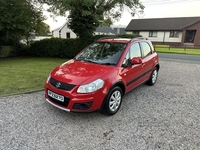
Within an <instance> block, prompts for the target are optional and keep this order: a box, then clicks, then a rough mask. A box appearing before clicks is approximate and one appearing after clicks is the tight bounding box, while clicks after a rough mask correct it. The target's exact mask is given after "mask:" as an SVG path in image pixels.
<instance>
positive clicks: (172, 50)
mask: <svg viewBox="0 0 200 150" xmlns="http://www.w3.org/2000/svg"><path fill="white" fill-rule="evenodd" d="M155 49H156V51H157V52H158V53H173V54H188V55H200V49H189V48H187V49H186V50H184V48H170V49H169V46H155Z"/></svg>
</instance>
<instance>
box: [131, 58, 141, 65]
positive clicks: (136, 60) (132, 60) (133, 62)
mask: <svg viewBox="0 0 200 150" xmlns="http://www.w3.org/2000/svg"><path fill="white" fill-rule="evenodd" d="M131 64H132V65H134V64H142V59H141V58H140V57H133V58H132V59H131Z"/></svg>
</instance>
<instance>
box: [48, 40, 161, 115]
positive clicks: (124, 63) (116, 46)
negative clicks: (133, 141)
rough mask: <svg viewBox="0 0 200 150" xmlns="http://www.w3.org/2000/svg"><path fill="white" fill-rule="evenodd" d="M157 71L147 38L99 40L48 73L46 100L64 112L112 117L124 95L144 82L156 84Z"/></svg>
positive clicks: (150, 44)
mask: <svg viewBox="0 0 200 150" xmlns="http://www.w3.org/2000/svg"><path fill="white" fill-rule="evenodd" d="M159 68H160V66H159V61H158V55H157V53H156V52H155V50H154V47H153V46H152V43H151V42H150V41H149V40H147V39H146V38H141V37H140V38H134V39H125V38H102V39H99V40H97V41H96V42H94V43H92V44H91V45H89V46H88V47H86V48H85V49H84V50H82V51H81V52H80V53H79V54H78V55H77V56H76V57H75V58H74V59H71V60H69V61H67V62H65V63H63V64H61V65H60V66H58V67H56V68H55V69H53V70H52V71H51V73H50V74H49V77H48V78H47V80H46V83H45V97H46V100H47V101H48V102H49V103H50V104H52V105H54V106H55V107H58V108H60V109H62V110H65V111H69V112H93V111H97V110H101V111H102V112H104V113H105V114H107V115H113V114H115V113H116V112H117V111H118V110H119V108H120V106H121V103H122V98H123V96H124V94H126V93H127V92H129V91H130V90H132V89H133V88H135V87H137V86H138V85H140V84H142V83H144V82H146V83H147V84H148V85H154V84H155V83H156V80H157V76H158V70H159Z"/></svg>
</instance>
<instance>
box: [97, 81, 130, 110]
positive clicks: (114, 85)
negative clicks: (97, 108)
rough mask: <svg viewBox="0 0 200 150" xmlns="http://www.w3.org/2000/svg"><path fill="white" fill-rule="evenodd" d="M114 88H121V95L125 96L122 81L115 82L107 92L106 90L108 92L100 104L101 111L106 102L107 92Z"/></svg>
mask: <svg viewBox="0 0 200 150" xmlns="http://www.w3.org/2000/svg"><path fill="white" fill-rule="evenodd" d="M116 86H118V87H120V88H121V90H122V92H123V93H122V94H123V96H124V94H125V92H126V88H125V84H124V83H123V82H122V81H117V82H115V83H114V84H113V85H112V86H111V87H110V88H109V90H108V92H107V94H106V96H105V98H104V100H103V103H102V105H101V110H102V109H103V107H104V105H105V101H106V98H107V96H108V94H109V91H110V90H111V89H112V88H114V87H116Z"/></svg>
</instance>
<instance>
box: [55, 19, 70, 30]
mask: <svg viewBox="0 0 200 150" xmlns="http://www.w3.org/2000/svg"><path fill="white" fill-rule="evenodd" d="M67 23H68V21H66V22H65V23H64V24H63V25H62V26H60V27H58V28H56V29H53V30H52V31H60V30H62V29H63V28H64V26H65V25H66V24H67Z"/></svg>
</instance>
